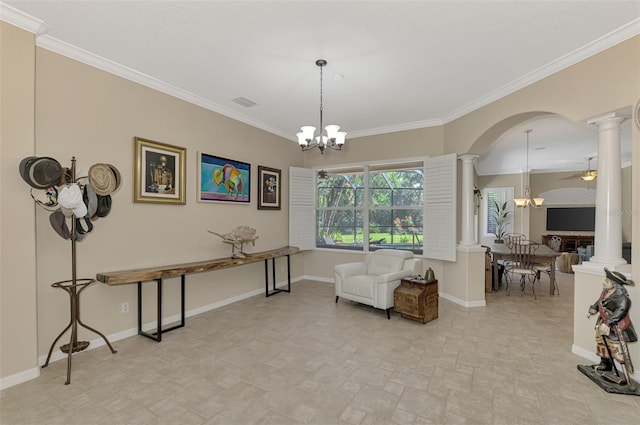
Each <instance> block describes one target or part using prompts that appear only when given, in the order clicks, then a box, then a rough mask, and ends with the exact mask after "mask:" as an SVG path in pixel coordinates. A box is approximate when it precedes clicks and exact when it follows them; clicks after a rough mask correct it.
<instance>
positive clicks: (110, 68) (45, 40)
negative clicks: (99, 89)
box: [0, 2, 640, 140]
mask: <svg viewBox="0 0 640 425" xmlns="http://www.w3.org/2000/svg"><path fill="white" fill-rule="evenodd" d="M0 20H3V21H6V22H8V23H10V24H13V25H15V26H17V27H19V28H22V29H24V30H26V31H29V32H32V33H33V34H35V35H36V45H37V46H38V47H42V48H44V49H47V50H51V51H53V52H55V53H59V54H61V55H63V56H66V57H69V58H71V59H74V60H77V61H79V62H82V63H85V64H87V65H90V66H93V67H94V68H98V69H101V70H103V71H106V72H109V73H112V74H115V75H118V76H120V77H122V78H126V79H128V80H130V81H133V82H136V83H138V84H141V85H144V86H147V87H150V88H152V89H154V90H158V91H160V92H162V93H165V94H168V95H170V96H173V97H176V98H178V99H181V100H184V101H186V102H189V103H192V104H195V105H198V106H201V107H203V108H205V109H207V110H210V111H213V112H217V113H219V114H221V115H224V116H227V117H229V118H232V119H235V120H237V121H240V122H242V123H245V124H248V125H251V126H253V127H256V128H259V129H261V130H264V131H267V132H269V133H272V134H275V135H277V136H280V137H283V138H285V139H289V140H295V137H292V136H291V134H290V133H289V132H286V131H283V130H281V129H278V128H275V127H272V126H269V125H267V124H265V123H263V122H261V121H258V120H255V119H253V118H251V117H248V116H246V115H244V114H242V113H240V112H238V111H235V110H233V109H230V108H228V107H226V106H222V105H219V104H217V103H214V102H212V101H210V100H208V99H205V98H203V97H201V96H198V95H196V94H194V93H191V92H189V91H186V90H183V89H180V88H178V87H175V86H173V85H171V84H168V83H166V82H164V81H161V80H158V79H156V78H153V77H151V76H149V75H146V74H143V73H141V72H138V71H136V70H134V69H131V68H128V67H125V66H123V65H120V64H118V63H116V62H113V61H111V60H109V59H106V58H103V57H101V56H98V55H96V54H94V53H91V52H89V51H86V50H83V49H80V48H78V47H76V46H74V45H71V44H69V43H66V42H63V41H61V40H58V39H56V38H54V37H50V36H48V35H46V34H45V33H46V32H47V30H48V28H47V26H46V24H45V23H44V21H42V20H40V19H37V18H35V17H33V16H31V15H28V14H26V13H24V12H22V11H20V10H18V9H16V8H14V7H12V6H9V5H7V4H5V3H3V2H0ZM639 34H640V18H639V19H635V20H633V21H631V22H629V23H628V24H626V25H624V26H622V27H620V28H618V29H616V30H614V31H611V32H610V33H608V34H605V35H604V36H602V37H600V38H598V39H596V40H594V41H592V42H590V43H588V44H586V45H584V46H582V47H580V48H578V49H577V50H575V51H573V52H571V53H569V54H567V55H565V56H563V57H561V58H559V59H556V60H554V61H552V62H550V63H548V64H547V65H545V66H543V67H541V68H538V69H536V70H534V71H532V72H530V73H528V74H526V75H524V76H522V77H520V78H518V79H516V80H514V81H512V82H511V83H509V84H507V85H505V86H503V87H501V88H499V89H497V90H495V91H493V92H491V93H489V94H487V95H486V96H483V97H481V98H479V99H477V100H475V101H473V102H470V103H468V104H466V105H464V106H462V107H461V108H458V109H456V110H454V111H453V112H451V113H450V114H449V115H447V116H446V117H444V118H434V119H429V120H423V121H413V122H408V123H404V124H398V125H392V126H387V127H377V128H372V129H364V130H357V131H352V132H349V137H350V138H355V137H365V136H375V135H379V134H386V133H394V132H399V131H407V130H415V129H419V128H427V127H435V126H440V125H444V124H447V123H449V122H451V121H453V120H455V119H457V118H460V117H462V116H464V115H466V114H468V113H470V112H473V111H475V110H477V109H479V108H482V107H484V106H486V105H488V104H490V103H491V102H494V101H496V100H499V99H501V98H503V97H505V96H508V95H510V94H512V93H514V92H516V91H518V90H520V89H522V88H524V87H526V86H528V85H531V84H533V83H535V82H537V81H539V80H542V79H543V78H546V77H548V76H550V75H552V74H554V73H556V72H559V71H561V70H563V69H565V68H568V67H569V66H571V65H574V64H576V63H578V62H580V61H582V60H584V59H586V58H588V57H590V56H593V55H595V54H597V53H600V52H602V51H603V50H606V49H608V48H610V47H612V46H615V45H616V44H619V43H621V42H623V41H625V40H628V39H629V38H631V37H634V36H636V35H639Z"/></svg>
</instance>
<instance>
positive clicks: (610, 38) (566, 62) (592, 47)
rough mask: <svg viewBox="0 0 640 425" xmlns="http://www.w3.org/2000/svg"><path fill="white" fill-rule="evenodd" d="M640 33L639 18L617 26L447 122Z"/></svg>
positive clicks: (454, 114) (468, 106)
mask: <svg viewBox="0 0 640 425" xmlns="http://www.w3.org/2000/svg"><path fill="white" fill-rule="evenodd" d="M639 34H640V18H639V19H635V20H633V21H631V22H629V23H628V24H626V25H623V26H622V27H620V28H617V29H615V30H613V31H611V32H609V33H608V34H605V35H603V36H602V37H600V38H598V39H596V40H593V41H592V42H590V43H587V44H585V45H584V46H582V47H580V48H578V49H576V50H574V51H573V52H571V53H568V54H566V55H564V56H562V57H560V58H558V59H556V60H553V61H551V62H549V63H548V64H546V65H544V66H542V67H540V68H538V69H536V70H534V71H532V72H530V73H528V74H525V75H523V76H522V77H520V78H517V79H516V80H514V81H512V82H511V83H509V84H507V85H504V86H502V87H501V88H499V89H497V90H495V91H493V92H491V93H489V94H487V95H486V96H483V97H481V98H479V99H477V100H475V101H473V102H470V103H467V104H466V105H464V106H462V107H461V108H459V109H456V110H455V111H453V112H451V114H449V115H448V116H446V117H445V118H444V120H443V121H444V122H445V124H446V123H449V122H451V121H453V120H455V119H457V118H460V117H462V116H463V115H466V114H468V113H470V112H473V111H475V110H476V109H480V108H482V107H483V106H487V105H488V104H490V103H491V102H495V101H496V100H499V99H501V98H503V97H505V96H508V95H510V94H512V93H515V92H516V91H518V90H520V89H523V88H525V87H527V86H529V85H531V84H533V83H535V82H537V81H540V80H542V79H544V78H546V77H548V76H550V75H553V74H555V73H556V72H559V71H562V70H563V69H566V68H568V67H570V66H572V65H575V64H576V63H578V62H580V61H583V60H585V59H587V58H589V57H591V56H593V55H596V54H598V53H600V52H602V51H604V50H606V49H608V48H610V47H613V46H615V45H616V44H620V43H622V42H623V41H625V40H628V39H630V38H632V37H635V36H636V35H639Z"/></svg>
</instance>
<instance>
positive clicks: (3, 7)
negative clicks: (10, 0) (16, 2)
mask: <svg viewBox="0 0 640 425" xmlns="http://www.w3.org/2000/svg"><path fill="white" fill-rule="evenodd" d="M0 21H5V22H7V23H9V24H11V25H14V26H16V27H18V28H21V29H23V30H25V31H29V32H30V33H33V34H35V35H36V36H38V35H41V34H44V33H45V32H47V30H48V28H47V26H46V25H45V23H44V21H42V20H40V19H38V18H36V17H34V16H31V15H29V14H27V13H24V12H23V11H21V10H18V9H16V8H15V7H12V6H9V5H8V4H6V3H4V2H0Z"/></svg>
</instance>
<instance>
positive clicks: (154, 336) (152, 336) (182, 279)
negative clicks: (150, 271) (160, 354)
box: [138, 275, 185, 342]
mask: <svg viewBox="0 0 640 425" xmlns="http://www.w3.org/2000/svg"><path fill="white" fill-rule="evenodd" d="M155 282H156V289H157V306H156V313H157V315H156V331H155V332H153V333H151V332H145V331H143V330H142V282H138V334H139V335H142V336H146V337H147V338H150V339H153V340H154V341H157V342H161V341H162V334H163V333H165V332H169V331H172V330H174V329H178V328H182V327H184V325H185V311H184V310H185V275H180V324H179V325H175V326H172V327H169V328H167V329H162V279H155Z"/></svg>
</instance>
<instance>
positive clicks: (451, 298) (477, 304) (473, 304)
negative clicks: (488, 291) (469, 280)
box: [438, 292, 487, 308]
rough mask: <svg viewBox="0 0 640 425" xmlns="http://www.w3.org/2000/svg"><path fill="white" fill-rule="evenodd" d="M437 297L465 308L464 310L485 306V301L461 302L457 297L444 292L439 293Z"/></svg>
mask: <svg viewBox="0 0 640 425" xmlns="http://www.w3.org/2000/svg"><path fill="white" fill-rule="evenodd" d="M438 295H439V296H440V297H441V298H444V299H445V300H448V301H451V302H452V303H455V304H458V305H461V306H463V307H466V308H475V307H486V306H487V302H486V301H485V300H480V301H465V300H462V299H460V298H458V297H454V296H453V295H449V294H447V293H446V292H440V293H439V294H438Z"/></svg>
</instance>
